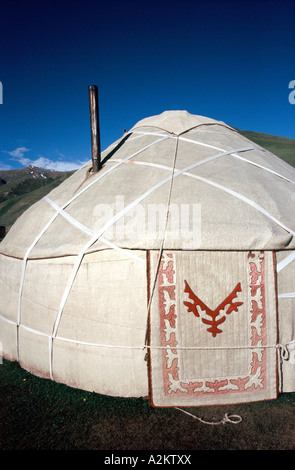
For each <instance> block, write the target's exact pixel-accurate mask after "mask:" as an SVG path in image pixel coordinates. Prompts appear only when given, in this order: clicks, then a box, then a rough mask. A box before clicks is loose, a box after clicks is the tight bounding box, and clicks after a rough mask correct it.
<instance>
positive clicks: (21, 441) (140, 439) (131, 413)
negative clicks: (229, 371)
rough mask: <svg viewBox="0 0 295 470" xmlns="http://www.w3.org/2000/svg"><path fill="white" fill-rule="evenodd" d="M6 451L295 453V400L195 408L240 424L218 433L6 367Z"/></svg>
mask: <svg viewBox="0 0 295 470" xmlns="http://www.w3.org/2000/svg"><path fill="white" fill-rule="evenodd" d="M0 399H1V408H0V423H1V425H0V426H1V427H0V449H1V450H29V449H30V450H101V451H127V450H132V451H136V450H138V451H140V450H143V451H167V452H169V451H170V453H171V451H174V452H175V451H178V452H180V451H189V450H190V451H194V450H295V428H294V422H295V393H291V394H283V395H280V396H279V398H278V399H277V400H273V401H266V402H257V403H252V404H246V405H235V406H233V405H232V406H214V407H201V408H190V409H188V411H189V412H191V413H193V414H195V415H197V416H199V417H202V418H203V419H205V420H207V421H210V422H212V421H213V422H216V421H220V420H221V419H222V418H223V417H224V415H225V413H229V414H238V415H240V416H241V417H242V422H241V423H239V424H230V423H227V424H224V425H223V424H221V425H219V426H210V425H206V424H203V423H200V422H199V421H197V420H195V419H193V418H191V417H190V416H187V415H185V414H184V413H182V412H181V411H179V410H177V409H173V408H167V409H165V408H164V409H161V408H150V407H149V404H148V401H147V400H145V399H141V398H130V399H123V398H113V397H107V396H104V395H99V394H96V393H90V392H85V391H83V390H77V389H73V388H70V387H67V386H66V385H63V384H58V383H55V382H52V381H50V380H47V379H40V378H38V377H35V376H33V375H31V374H30V373H28V372H27V371H25V370H23V369H21V368H20V366H19V365H18V364H17V363H15V362H10V361H6V360H4V361H3V364H2V365H0Z"/></svg>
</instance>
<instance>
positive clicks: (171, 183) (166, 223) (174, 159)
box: [145, 137, 178, 347]
mask: <svg viewBox="0 0 295 470" xmlns="http://www.w3.org/2000/svg"><path fill="white" fill-rule="evenodd" d="M177 150H178V137H177V139H176V146H175V152H174V158H173V166H172V175H171V181H170V188H169V194H168V202H167V212H166V220H165V226H164V231H163V238H162V243H161V247H160V250H159V258H158V264H157V269H156V274H155V278H154V282H153V287H152V292H151V295H150V298H149V302H148V308H147V324H146V333H145V346H146V347H147V342H148V324H149V314H150V308H151V303H152V299H153V296H154V292H155V287H156V282H157V278H158V273H159V268H160V263H161V259H162V254H163V250H164V243H165V237H166V231H167V225H168V219H169V213H170V202H171V194H172V185H173V180H174V172H175V165H176V157H177Z"/></svg>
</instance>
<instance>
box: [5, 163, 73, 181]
mask: <svg viewBox="0 0 295 470" xmlns="http://www.w3.org/2000/svg"><path fill="white" fill-rule="evenodd" d="M71 173H73V171H72V172H69V171H67V172H64V171H55V170H45V169H44V168H38V167H37V166H34V165H29V166H27V167H26V168H20V169H17V170H5V171H1V170H0V178H1V179H3V180H4V181H6V183H8V182H9V181H16V180H21V179H27V178H28V179H47V178H53V179H55V178H57V177H60V176H62V175H64V174H71Z"/></svg>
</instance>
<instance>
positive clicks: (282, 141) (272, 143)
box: [238, 131, 295, 167]
mask: <svg viewBox="0 0 295 470" xmlns="http://www.w3.org/2000/svg"><path fill="white" fill-rule="evenodd" d="M238 132H239V133H240V134H242V135H244V136H245V137H247V138H248V139H250V140H252V141H253V142H255V143H256V144H258V145H260V146H261V147H263V148H265V149H266V150H269V151H270V152H272V153H274V154H275V155H276V156H277V157H279V158H281V159H282V160H284V161H285V162H287V163H289V165H291V166H293V167H295V140H294V139H288V138H286V137H278V136H275V135H269V134H262V133H259V132H252V131H238Z"/></svg>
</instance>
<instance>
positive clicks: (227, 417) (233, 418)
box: [175, 406, 242, 426]
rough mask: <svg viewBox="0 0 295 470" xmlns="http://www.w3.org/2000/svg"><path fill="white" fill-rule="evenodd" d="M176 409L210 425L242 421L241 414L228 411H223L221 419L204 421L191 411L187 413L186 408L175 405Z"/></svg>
mask: <svg viewBox="0 0 295 470" xmlns="http://www.w3.org/2000/svg"><path fill="white" fill-rule="evenodd" d="M175 409H176V410H179V411H182V412H183V413H185V414H187V415H188V416H191V417H192V418H194V419H197V420H198V421H200V422H201V423H203V424H209V425H211V426H219V425H220V424H226V423H231V424H239V423H240V422H241V421H242V418H241V416H239V415H229V414H228V413H225V415H224V417H223V418H222V420H221V421H217V422H215V421H205V420H204V419H202V418H200V417H199V416H195V415H193V414H191V413H189V412H188V411H186V410H183V409H182V408H178V407H177V406H176V407H175Z"/></svg>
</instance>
